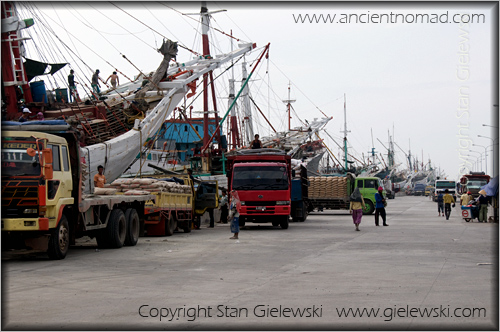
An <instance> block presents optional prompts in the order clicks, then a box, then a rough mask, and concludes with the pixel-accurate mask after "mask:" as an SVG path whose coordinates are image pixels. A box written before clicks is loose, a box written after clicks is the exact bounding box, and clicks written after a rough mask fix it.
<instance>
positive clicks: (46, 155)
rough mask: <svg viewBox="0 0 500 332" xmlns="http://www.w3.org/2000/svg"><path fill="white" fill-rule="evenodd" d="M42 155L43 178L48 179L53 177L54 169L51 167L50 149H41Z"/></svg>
mask: <svg viewBox="0 0 500 332" xmlns="http://www.w3.org/2000/svg"><path fill="white" fill-rule="evenodd" d="M42 156H43V169H44V173H45V178H46V179H47V180H50V179H52V178H53V177H54V169H53V168H52V149H48V148H47V149H43V150H42Z"/></svg>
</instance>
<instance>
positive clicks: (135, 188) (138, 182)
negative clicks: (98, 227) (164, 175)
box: [96, 179, 191, 195]
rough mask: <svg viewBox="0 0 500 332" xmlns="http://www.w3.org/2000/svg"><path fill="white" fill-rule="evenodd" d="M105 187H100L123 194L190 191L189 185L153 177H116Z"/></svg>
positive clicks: (181, 192) (183, 192)
mask: <svg viewBox="0 0 500 332" xmlns="http://www.w3.org/2000/svg"><path fill="white" fill-rule="evenodd" d="M105 187H106V188H101V189H115V190H116V191H115V193H116V192H117V191H118V192H123V193H124V195H147V194H149V193H151V192H170V193H178V194H190V193H191V186H188V185H180V184H178V183H175V182H167V181H159V180H155V179H116V180H115V181H113V182H112V183H111V184H109V185H105ZM96 194H97V193H96ZM113 194H114V193H113ZM108 195H112V194H108Z"/></svg>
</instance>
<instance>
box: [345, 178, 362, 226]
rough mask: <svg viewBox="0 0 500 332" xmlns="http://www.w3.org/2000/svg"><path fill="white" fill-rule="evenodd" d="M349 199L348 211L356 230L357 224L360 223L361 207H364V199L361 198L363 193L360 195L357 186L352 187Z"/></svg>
mask: <svg viewBox="0 0 500 332" xmlns="http://www.w3.org/2000/svg"><path fill="white" fill-rule="evenodd" d="M350 199H351V202H350V204H349V213H350V214H352V221H353V223H354V226H356V230H357V231H359V224H360V223H361V217H362V216H363V209H364V208H365V200H364V199H363V195H361V192H360V191H359V188H358V187H356V188H354V191H353V193H352V195H351V197H350Z"/></svg>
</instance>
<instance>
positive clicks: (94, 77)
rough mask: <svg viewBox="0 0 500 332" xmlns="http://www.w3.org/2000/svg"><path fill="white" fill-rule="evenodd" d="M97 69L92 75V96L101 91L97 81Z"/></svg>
mask: <svg viewBox="0 0 500 332" xmlns="http://www.w3.org/2000/svg"><path fill="white" fill-rule="evenodd" d="M99 73H100V71H99V69H96V71H95V73H94V75H92V91H93V97H94V98H96V97H97V96H98V95H99V94H100V93H101V89H100V87H101V84H100V83H99Z"/></svg>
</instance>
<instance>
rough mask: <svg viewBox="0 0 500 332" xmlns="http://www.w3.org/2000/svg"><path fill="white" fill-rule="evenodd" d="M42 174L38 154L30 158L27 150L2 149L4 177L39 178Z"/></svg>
mask: <svg viewBox="0 0 500 332" xmlns="http://www.w3.org/2000/svg"><path fill="white" fill-rule="evenodd" d="M33 145H34V144H33ZM40 174H41V171H40V162H39V161H38V153H37V154H36V155H35V156H34V157H30V156H29V155H28V154H27V153H26V149H2V176H5V175H7V176H26V175H35V176H39V175H40Z"/></svg>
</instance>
